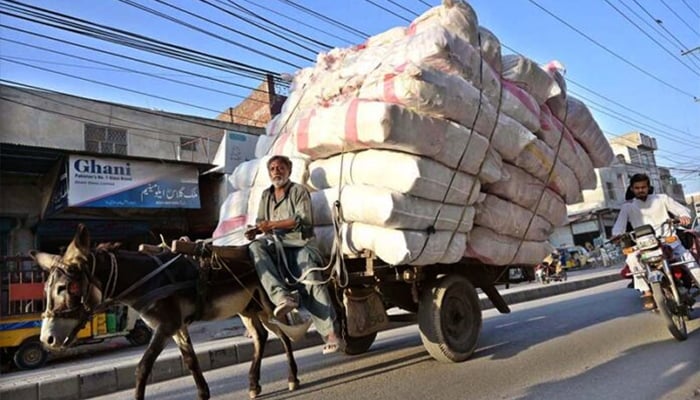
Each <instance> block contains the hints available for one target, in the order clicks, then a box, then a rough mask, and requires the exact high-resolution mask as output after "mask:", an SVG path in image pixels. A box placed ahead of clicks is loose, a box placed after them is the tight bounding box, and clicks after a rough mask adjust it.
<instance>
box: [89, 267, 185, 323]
mask: <svg viewBox="0 0 700 400" xmlns="http://www.w3.org/2000/svg"><path fill="white" fill-rule="evenodd" d="M180 257H182V254H178V255H177V256H175V257H173V258H172V259H171V260H170V261H168V262H166V263H164V264H161V265H160V266H159V267H158V268H156V269H154V270H153V271H151V272H150V273H148V274H147V275H145V276H144V277H143V278H141V279H139V280H138V281H136V283H134V284H133V285H131V286H129V287H128V288H127V289H126V290H124V291H123V292H121V293H119V295H117V296H116V297H114V298H112V299H109V300H107V301H105V302H104V303H102V304H98V305H97V307H95V309H94V310H93V312H95V313H98V312H100V311H102V310H104V309H106V308H107V307H109V306H111V305H112V304H114V303H117V302H119V301H121V300H122V299H124V298H125V297H126V296H128V295H129V293H131V292H133V291H134V290H135V289H136V288H138V287H139V286H141V285H143V284H144V283H146V282H147V281H149V280H150V279H151V278H153V277H154V276H156V275H158V274H159V273H160V272H161V271H163V270H164V269H165V268H167V267H168V266H170V265H171V264H172V263H174V262H175V261H177V260H178V259H179V258H180Z"/></svg>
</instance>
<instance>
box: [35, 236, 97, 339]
mask: <svg viewBox="0 0 700 400" xmlns="http://www.w3.org/2000/svg"><path fill="white" fill-rule="evenodd" d="M30 254H31V255H32V257H33V258H34V260H35V261H36V262H37V264H39V266H40V267H41V268H43V269H44V270H45V271H47V272H48V273H49V277H48V279H47V281H46V285H45V287H44V291H45V295H46V311H45V312H44V314H43V315H42V322H41V336H40V339H41V341H42V343H44V345H45V346H46V347H47V348H49V349H52V350H62V349H64V348H66V347H68V346H70V345H71V344H72V343H73V342H74V341H75V338H76V335H77V333H78V331H80V329H82V328H83V326H85V324H86V323H87V322H88V321H89V320H90V318H91V317H92V312H93V308H94V307H95V306H96V305H97V304H98V303H99V301H100V297H101V293H100V290H99V287H98V286H96V285H95V282H94V277H93V276H92V272H91V271H90V269H91V267H92V268H94V266H90V265H88V261H89V260H92V261H93V262H94V261H95V258H94V256H92V255H91V254H90V235H89V233H88V231H87V228H85V226H84V225H82V224H80V225H78V230H77V232H76V233H75V237H74V238H73V241H72V242H71V243H70V244H69V245H68V248H67V249H66V252H65V253H64V254H63V256H59V255H55V254H49V253H41V252H36V251H32V252H30Z"/></svg>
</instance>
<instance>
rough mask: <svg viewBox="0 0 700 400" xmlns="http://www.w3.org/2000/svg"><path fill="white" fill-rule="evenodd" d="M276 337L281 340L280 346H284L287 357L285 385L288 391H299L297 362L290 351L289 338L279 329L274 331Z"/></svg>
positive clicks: (291, 350)
mask: <svg viewBox="0 0 700 400" xmlns="http://www.w3.org/2000/svg"><path fill="white" fill-rule="evenodd" d="M275 333H276V334H277V336H279V338H280V339H281V340H282V345H283V346H284V354H286V355H287V367H288V375H287V384H288V386H289V390H290V391H293V390H297V389H299V378H298V377H297V362H296V360H295V359H294V350H293V349H292V341H291V340H289V336H287V335H285V334H284V332H282V331H281V330H280V329H277V330H276V331H275Z"/></svg>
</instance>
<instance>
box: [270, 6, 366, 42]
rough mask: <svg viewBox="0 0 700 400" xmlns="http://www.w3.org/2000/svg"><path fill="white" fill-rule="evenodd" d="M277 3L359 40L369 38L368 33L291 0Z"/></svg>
mask: <svg viewBox="0 0 700 400" xmlns="http://www.w3.org/2000/svg"><path fill="white" fill-rule="evenodd" d="M277 1H280V2H282V3H284V4H287V5H289V6H291V7H294V8H296V9H297V10H301V11H302V12H304V13H306V14H308V15H313V16H315V17H317V18H319V19H321V20H322V21H325V22H327V23H328V24H331V25H333V26H335V27H337V28H340V29H342V30H344V31H346V32H349V33H352V34H354V35H356V36H359V37H360V38H361V39H366V38H367V37H369V36H370V35H369V34H368V33H366V32H362V31H360V30H358V29H355V28H353V27H351V26H350V25H347V24H345V23H343V22H340V21H338V20H336V19H333V18H331V17H327V16H325V15H323V14H321V13H319V12H316V11H314V10H312V9H310V8H307V7H304V6H302V5H301V4H298V3H296V2H294V1H292V0H277Z"/></svg>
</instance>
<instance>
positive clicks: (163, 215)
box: [0, 85, 264, 255]
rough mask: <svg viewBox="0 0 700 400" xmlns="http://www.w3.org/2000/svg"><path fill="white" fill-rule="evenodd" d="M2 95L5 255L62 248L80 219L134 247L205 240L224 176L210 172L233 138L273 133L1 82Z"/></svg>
mask: <svg viewBox="0 0 700 400" xmlns="http://www.w3.org/2000/svg"><path fill="white" fill-rule="evenodd" d="M0 98H1V99H0V121H2V126H0V166H1V167H2V168H1V170H2V172H0V174H1V175H0V254H2V255H20V254H26V251H27V250H29V249H32V248H40V249H42V250H46V251H57V250H59V248H60V247H61V246H65V245H66V244H67V243H68V240H70V238H71V237H72V235H73V233H74V232H75V227H76V226H77V224H78V223H84V224H85V225H86V226H87V227H88V229H89V231H90V232H91V234H92V236H93V238H94V240H95V241H120V242H123V243H125V245H126V246H127V247H130V248H135V246H137V245H138V243H143V242H147V243H154V242H158V241H159V240H160V239H159V236H160V235H161V234H163V235H164V236H165V237H166V238H168V239H170V238H176V237H178V235H182V234H188V235H192V236H196V237H206V236H207V235H210V234H211V232H212V231H213V229H214V227H215V225H216V220H217V217H218V206H219V204H220V201H221V199H219V193H220V187H221V185H222V182H224V181H225V178H224V176H223V175H222V174H207V175H202V174H201V173H202V172H204V171H208V170H211V169H212V168H213V167H214V166H215V165H214V164H213V162H214V159H215V155H216V153H217V150H218V149H219V147H220V144H221V143H222V141H223V142H225V139H226V138H227V137H229V136H231V135H236V134H239V135H245V136H253V137H257V135H260V134H263V133H264V130H263V129H262V128H258V127H250V126H247V125H242V124H235V123H229V122H224V121H219V120H215V119H206V118H200V117H194V116H188V115H181V114H174V113H167V112H162V111H154V110H149V109H144V108H138V107H132V106H127V105H121V104H115V103H109V102H104V101H99V100H93V99H88V98H82V97H77V96H71V95H66V94H62V93H57V92H53V91H44V90H39V89H33V88H32V89H27V88H24V87H15V86H7V85H2V86H0ZM252 157H253V154H249V155H248V156H247V157H246V158H247V159H249V158H252ZM241 161H245V159H242V160H241Z"/></svg>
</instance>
